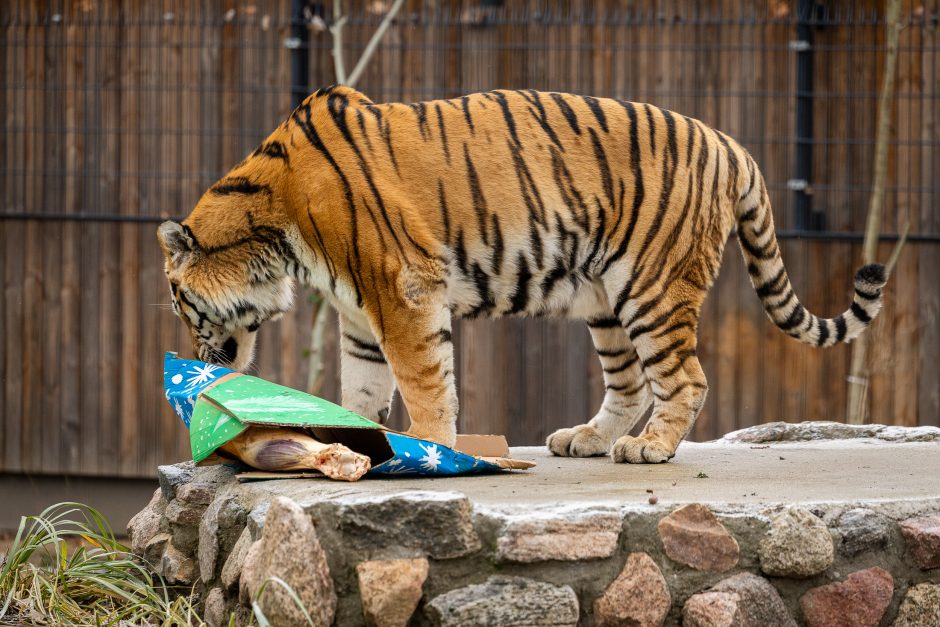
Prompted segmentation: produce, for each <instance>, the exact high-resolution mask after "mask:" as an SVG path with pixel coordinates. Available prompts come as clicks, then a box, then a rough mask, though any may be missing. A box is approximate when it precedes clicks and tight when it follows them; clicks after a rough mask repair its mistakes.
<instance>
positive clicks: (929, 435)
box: [718, 420, 940, 444]
mask: <svg viewBox="0 0 940 627" xmlns="http://www.w3.org/2000/svg"><path fill="white" fill-rule="evenodd" d="M857 438H874V439H877V440H882V441H885V442H940V428H937V427H896V426H888V425H847V424H844V423H841V422H829V421H823V420H820V421H807V422H768V423H767V424H763V425H757V426H755V427H748V428H746V429H740V430H738V431H732V432H731V433H729V434H727V435H725V436H724V437H723V438H721V439H720V440H718V442H740V443H746V444H767V443H773V442H811V441H820V440H852V439H857Z"/></svg>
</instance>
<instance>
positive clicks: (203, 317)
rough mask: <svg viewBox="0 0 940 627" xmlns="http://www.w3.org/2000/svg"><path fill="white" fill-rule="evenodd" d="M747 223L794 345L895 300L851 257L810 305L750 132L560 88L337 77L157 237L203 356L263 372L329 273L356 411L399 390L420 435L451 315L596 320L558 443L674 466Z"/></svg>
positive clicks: (381, 416)
mask: <svg viewBox="0 0 940 627" xmlns="http://www.w3.org/2000/svg"><path fill="white" fill-rule="evenodd" d="M732 233H736V238H737V241H738V243H739V244H740V248H741V252H742V254H743V257H744V262H745V264H746V266H747V272H748V275H749V277H750V281H751V284H752V285H753V287H754V289H755V290H756V292H757V296H758V297H759V298H760V301H761V303H762V304H763V308H764V310H765V311H766V314H767V315H768V316H769V318H770V320H771V321H772V322H773V323H774V324H775V325H776V326H777V327H778V328H779V329H781V330H782V331H783V332H785V333H787V334H788V335H790V336H791V337H793V338H795V339H796V340H799V341H800V342H804V343H807V344H812V345H815V346H819V347H827V346H832V345H834V344H837V343H842V342H849V341H851V340H852V339H854V338H856V337H857V336H858V335H859V334H860V333H861V332H862V331H863V330H864V329H865V328H866V327H867V326H868V325H869V323H871V321H872V319H873V318H874V317H875V316H876V315H877V314H878V311H879V310H880V308H881V305H882V291H883V288H884V286H885V284H886V282H887V278H886V272H885V268H884V266H882V265H879V264H870V265H865V266H863V267H861V268H860V269H859V270H858V271H857V273H856V274H855V278H854V296H853V299H852V303H851V306H850V307H849V308H848V309H847V310H846V311H844V312H843V313H842V314H840V315H838V316H836V317H835V318H830V319H826V318H820V317H817V316H815V315H813V314H811V313H810V312H809V311H808V310H807V309H806V308H805V307H804V306H803V305H802V304H801V303H800V301H799V299H798V298H797V296H796V294H795V292H794V290H793V287H792V286H791V284H790V280H789V278H788V275H787V272H786V269H785V267H784V264H783V261H782V259H781V255H780V248H779V246H778V242H777V238H776V233H775V230H774V221H773V214H772V209H771V205H770V200H769V196H768V189H767V185H766V183H765V181H764V178H763V176H762V175H761V172H760V170H759V169H758V167H757V164H756V163H755V160H754V159H753V158H752V157H751V155H750V154H749V153H748V152H747V151H746V150H745V149H744V148H743V147H742V146H741V145H740V144H738V143H737V142H735V141H734V140H733V139H731V138H730V137H728V136H727V135H725V134H724V133H722V132H719V131H717V130H715V129H713V128H710V127H709V126H707V125H706V124H704V123H702V122H701V121H699V120H696V119H692V118H689V117H686V116H683V115H680V114H677V113H674V112H672V111H669V110H666V109H661V108H659V107H656V106H652V105H649V104H642V103H635V102H628V101H624V100H617V99H609V98H599V97H591V96H579V95H573V94H566V93H556V92H540V91H535V90H515V91H514V90H495V91H488V92H484V93H476V94H471V95H466V96H463V97H459V98H453V99H448V100H432V101H429V102H418V103H413V104H402V103H390V104H375V103H373V102H372V101H371V100H369V99H368V98H367V97H366V96H365V95H364V94H362V93H360V92H359V91H356V90H354V89H352V88H349V87H344V86H333V87H329V88H324V89H320V90H318V91H316V92H315V93H313V94H311V95H310V96H308V97H307V98H306V99H304V100H303V101H302V102H301V103H300V104H299V105H298V106H297V107H296V108H295V109H294V110H293V111H292V112H291V113H290V115H289V116H288V117H287V119H286V120H284V122H283V123H282V124H280V126H278V127H277V128H276V129H275V130H274V132H273V133H271V134H270V135H269V136H268V137H267V138H266V139H265V140H264V141H263V142H262V143H261V144H260V146H258V148H257V149H256V150H254V151H253V152H252V153H251V154H250V155H249V156H247V157H246V158H245V159H244V160H243V161H242V162H241V163H239V164H238V165H236V166H235V167H234V168H232V169H231V170H230V171H229V172H228V173H227V174H226V175H225V176H224V177H223V178H221V179H220V180H219V181H218V182H216V183H215V184H213V185H212V186H211V187H210V188H209V189H208V190H207V191H206V192H205V194H204V195H203V196H202V197H201V198H200V200H199V201H198V203H197V204H196V206H195V208H194V209H193V210H192V212H191V213H190V214H189V216H188V217H186V218H185V219H183V220H182V222H175V221H167V222H164V223H163V224H161V225H160V226H159V229H158V239H159V243H160V246H161V248H162V251H163V253H164V258H165V271H166V275H167V279H168V280H169V285H170V292H171V296H172V304H173V308H174V311H175V312H176V314H177V315H178V316H179V317H180V318H181V319H182V320H183V321H184V322H185V324H186V325H187V326H188V328H189V331H190V334H191V336H192V342H193V349H194V351H195V353H196V355H197V356H199V358H201V359H203V360H205V361H209V362H213V363H219V364H223V365H227V366H229V367H231V368H234V369H237V370H241V369H243V368H245V367H246V366H247V365H248V364H249V363H250V362H251V360H252V356H253V351H254V345H255V337H256V332H257V330H258V328H259V326H260V325H261V324H262V323H264V322H266V321H268V320H272V319H275V318H277V317H278V316H280V315H281V314H283V313H284V312H286V311H288V310H289V309H290V307H291V302H292V295H293V292H294V289H295V287H296V285H302V286H308V287H312V288H314V289H316V290H319V292H320V293H321V294H323V295H324V297H325V298H326V299H327V300H328V301H329V303H330V304H331V305H332V307H334V308H335V310H336V311H337V312H338V318H339V334H340V335H339V343H340V350H341V356H340V372H341V396H342V399H341V404H342V405H343V406H344V407H345V408H347V409H349V410H352V411H354V412H357V413H359V414H361V415H363V416H367V417H369V418H371V419H372V420H374V421H377V422H383V423H384V421H385V420H386V418H387V416H388V413H389V407H390V402H391V399H392V395H393V392H394V391H395V390H396V388H397V390H398V391H399V393H400V395H401V398H402V400H403V402H404V405H405V407H406V409H407V413H408V415H409V417H410V421H411V423H410V428H409V429H408V431H407V432H406V433H407V434H409V435H412V436H414V437H417V438H422V439H425V440H431V441H433V442H436V443H439V444H442V445H445V446H453V445H454V443H455V438H456V424H457V414H458V400H457V389H456V381H455V376H454V348H453V341H452V320H453V319H455V318H479V317H487V318H496V317H500V316H548V317H559V318H568V319H575V320H583V321H585V322H586V323H587V326H588V328H589V330H590V335H591V338H592V340H593V343H594V347H595V349H596V351H597V354H598V356H599V359H600V363H601V367H602V369H603V380H604V386H605V395H604V398H603V402H602V403H601V407H600V409H599V410H598V412H597V414H596V415H595V416H594V417H593V418H591V419H590V420H589V421H588V422H586V423H584V424H580V425H578V426H575V427H572V428H564V429H560V430H557V431H555V432H554V433H552V434H551V435H550V436H549V437H548V439H547V441H546V444H547V447H548V449H549V450H550V451H551V453H553V454H554V455H558V456H571V457H589V456H601V455H607V454H609V455H610V457H611V458H612V459H613V461H615V462H626V463H659V462H665V461H667V460H669V459H671V458H672V457H673V456H674V455H675V453H676V449H677V447H678V446H679V443H680V442H681V441H682V440H683V439H684V438H685V437H686V436H687V434H688V433H689V431H690V430H691V428H692V426H693V425H694V423H695V421H696V419H697V417H698V415H699V413H700V412H701V410H702V406H703V404H704V402H705V398H706V394H707V391H708V383H707V381H706V378H705V374H704V373H703V371H702V366H701V364H700V363H699V359H698V357H697V338H696V334H697V328H698V324H699V318H700V315H701V309H702V303H703V301H704V299H705V296H706V294H707V292H708V290H709V288H710V287H711V285H712V284H713V282H714V281H715V279H716V277H717V273H718V270H719V267H720V262H721V258H722V253H723V250H724V246H725V243H726V242H727V241H728V240H729V238H730V236H731V235H732ZM650 409H651V411H650ZM647 414H648V415H649V418H648V420H647V422H646V424H645V426H644V427H643V429H642V430H641V431H640V432H639V433H638V434H637V435H631V433H632V432H633V428H634V426H635V425H636V423H637V422H638V421H639V420H640V419H641V418H642V417H643V416H645V415H647Z"/></svg>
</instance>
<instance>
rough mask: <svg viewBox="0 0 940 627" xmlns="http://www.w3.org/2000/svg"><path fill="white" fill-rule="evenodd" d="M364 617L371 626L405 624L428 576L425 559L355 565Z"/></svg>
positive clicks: (413, 609) (413, 610)
mask: <svg viewBox="0 0 940 627" xmlns="http://www.w3.org/2000/svg"><path fill="white" fill-rule="evenodd" d="M356 574H357V576H358V578H359V596H360V600H361V601H362V616H363V618H365V621H366V625H368V626H369V627H405V625H407V624H408V620H409V619H410V618H411V616H412V614H414V612H415V608H416V607H418V601H420V600H421V595H422V586H423V585H424V580H425V579H427V577H428V561H427V560H426V559H425V558H423V557H422V558H418V559H410V560H373V561H368V562H360V563H358V564H356Z"/></svg>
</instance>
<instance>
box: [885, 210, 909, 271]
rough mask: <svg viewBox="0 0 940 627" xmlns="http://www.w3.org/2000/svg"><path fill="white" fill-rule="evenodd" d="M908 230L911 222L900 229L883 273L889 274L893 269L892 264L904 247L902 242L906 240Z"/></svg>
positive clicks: (896, 260)
mask: <svg viewBox="0 0 940 627" xmlns="http://www.w3.org/2000/svg"><path fill="white" fill-rule="evenodd" d="M910 230H911V223H910V222H907V223H905V224H904V230H903V231H901V237H900V238H899V239H898V243H897V244H895V245H894V250H892V251H891V257H890V258H889V259H888V263H886V264H885V274H887V275H888V276H891V272H892V271H893V270H894V266H895V264H897V262H898V257H899V256H900V255H901V249H902V248H904V243H905V242H907V232H908V231H910Z"/></svg>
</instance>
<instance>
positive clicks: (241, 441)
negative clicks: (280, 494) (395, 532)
mask: <svg viewBox="0 0 940 627" xmlns="http://www.w3.org/2000/svg"><path fill="white" fill-rule="evenodd" d="M221 449H222V450H223V451H224V452H226V453H228V454H229V455H232V456H234V457H236V458H238V459H240V460H241V461H243V462H244V463H246V464H248V465H249V466H251V467H253V468H257V469H258V470H267V471H285V470H311V469H313V470H319V471H320V472H322V473H323V474H324V475H326V476H327V477H329V478H330V479H341V480H343V481H356V480H357V479H359V478H360V477H362V475H364V474H366V472H368V470H369V468H371V466H372V465H371V463H370V461H369V458H368V456H366V455H360V454H359V453H356V452H355V451H353V450H351V449H349V448H347V447H345V446H343V445H342V444H324V443H322V442H319V441H317V440H315V439H313V438H312V437H310V436H309V435H306V434H305V433H301V432H300V431H294V430H292V429H284V428H278V427H270V428H269V427H250V428H249V429H246V430H245V431H243V432H242V433H241V434H239V435H238V437H236V438H234V439H232V440H229V441H228V442H226V443H225V444H224V445H223V446H222V447H221Z"/></svg>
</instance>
